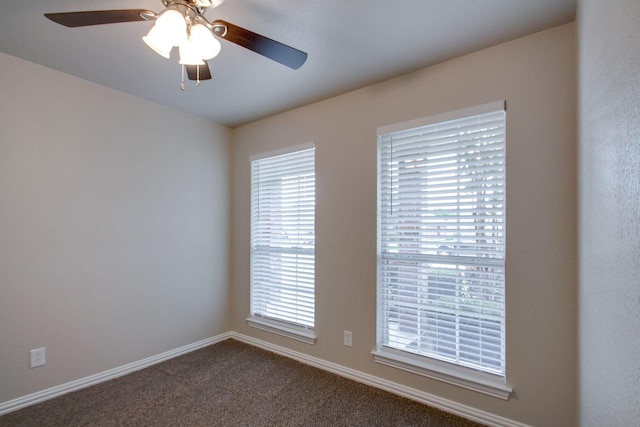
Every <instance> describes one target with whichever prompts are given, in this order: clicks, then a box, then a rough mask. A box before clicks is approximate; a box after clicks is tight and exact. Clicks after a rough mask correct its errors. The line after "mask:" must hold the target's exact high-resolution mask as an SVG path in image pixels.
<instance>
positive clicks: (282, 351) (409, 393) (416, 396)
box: [230, 332, 530, 427]
mask: <svg viewBox="0 0 640 427" xmlns="http://www.w3.org/2000/svg"><path fill="white" fill-rule="evenodd" d="M230 338H233V339H236V340H238V341H241V342H244V343H246V344H249V345H253V346H255V347H259V348H262V349H264V350H267V351H270V352H272V353H276V354H279V355H281V356H284V357H288V358H290V359H294V360H297V361H298V362H301V363H304V364H306V365H309V366H313V367H315V368H318V369H322V370H324V371H327V372H331V373H334V374H336V375H339V376H341V377H344V378H347V379H350V380H353V381H357V382H360V383H362V384H365V385H368V386H371V387H375V388H379V389H381V390H385V391H388V392H390V393H393V394H396V395H398V396H402V397H406V398H408V399H411V400H414V401H417V402H420V403H423V404H425V405H428V406H432V407H434V408H437V409H440V410H442V411H445V412H448V413H450V414H454V415H458V416H460V417H463V418H466V419H469V420H472V421H476V422H479V423H482V424H486V425H489V426H495V427H530V426H529V425H528V424H523V423H520V422H518V421H514V420H510V419H508V418H504V417H501V416H499V415H495V414H492V413H490V412H486V411H481V410H479V409H476V408H473V407H471V406H468V405H463V404H461V403H458V402H455V401H453V400H448V399H444V398H441V397H439V396H436V395H433V394H430V393H427V392H424V391H421V390H417V389H414V388H411V387H407V386H404V385H402V384H399V383H395V382H393V381H389V380H385V379H384V378H380V377H376V376H374V375H370V374H367V373H365V372H362V371H358V370H355V369H351V368H348V367H346V366H342V365H339V364H337V363H333V362H328V361H326V360H324V359H320V358H317V357H313V356H309V355H307V354H304V353H300V352H297V351H294V350H291V349H288V348H286V347H281V346H279V345H275V344H272V343H270V342H267V341H262V340H259V339H257V338H253V337H250V336H247V335H243V334H240V333H237V332H231V336H230Z"/></svg>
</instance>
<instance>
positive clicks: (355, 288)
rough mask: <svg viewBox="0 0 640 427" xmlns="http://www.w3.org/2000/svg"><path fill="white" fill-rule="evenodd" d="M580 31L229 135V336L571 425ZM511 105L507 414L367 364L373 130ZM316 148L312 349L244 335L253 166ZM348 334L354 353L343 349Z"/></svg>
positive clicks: (553, 34)
mask: <svg viewBox="0 0 640 427" xmlns="http://www.w3.org/2000/svg"><path fill="white" fill-rule="evenodd" d="M575 75H576V64H575V26H574V25H573V24H569V25H565V26H562V27H558V28H555V29H552V30H548V31H545V32H542V33H539V34H535V35H532V36H529V37H526V38H523V39H519V40H516V41H513V42H509V43H506V44H503V45H499V46H496V47H493V48H490V49H487V50H484V51H480V52H477V53H474V54H471V55H468V56H465V57H461V58H458V59H455V60H452V61H448V62H446V63H443V64H440V65H438V66H434V67H431V68H427V69H424V70H421V71H418V72H415V73H412V74H408V75H405V76H402V77H398V78H395V79H393V80H389V81H387V82H384V83H381V84H378V85H374V86H371V87H367V88H363V89H361V90H357V91H354V92H351V93H348V94H346V95H343V96H338V97H335V98H331V99H328V100H325V101H322V102H319V103H316V104H312V105H309V106H306V107H302V108H299V109H296V110H292V111H289V112H286V113H283V114H280V115H277V116H274V117H271V118H268V119H265V120H262V121H258V122H255V123H252V124H249V125H246V126H243V127H240V128H237V129H235V130H234V132H233V144H232V207H231V209H232V255H231V259H232V269H231V275H232V284H233V288H232V298H233V299H232V302H233V311H232V322H231V327H232V329H233V330H235V331H238V332H240V333H243V334H246V335H249V336H252V337H256V338H259V339H262V340H265V341H268V342H271V343H274V344H277V345H281V346H285V347H288V348H290V349H293V350H296V351H299V352H303V353H306V354H308V355H311V356H315V357H319V358H322V359H325V360H328V361H331V362H334V363H337V364H340V365H344V366H347V367H350V368H354V369H357V370H360V371H363V372H366V373H369V374H372V375H376V376H378V377H381V378H385V379H388V380H391V381H395V382H398V383H401V384H404V385H406V386H409V387H413V388H416V389H420V390H423V391H425V392H428V393H431V394H435V395H437V396H441V397H443V398H446V399H451V400H455V401H458V402H460V403H462V404H464V405H470V406H472V407H475V408H478V409H480V410H484V411H487V412H491V413H494V414H498V415H501V416H503V417H506V418H509V419H512V420H515V421H520V422H523V423H528V424H532V425H537V426H572V425H575V424H576V406H577V402H576V397H575V396H576V366H575V362H576V358H577V353H576V346H577V342H576V331H577V325H576V280H577V279H576V261H577V258H576V239H577V236H576V224H575V218H576V190H575V188H576V166H575V164H576V134H575V129H576V119H575V114H576V112H575V107H576V106H575V99H576V91H575V89H576V88H575ZM502 99H506V100H507V200H508V201H507V276H506V277H507V372H508V382H509V383H510V384H511V385H512V386H513V388H514V390H515V393H514V395H513V396H512V398H511V399H510V400H509V401H506V402H505V401H502V400H499V399H496V398H491V397H488V396H485V395H482V394H478V393H475V392H472V391H468V390H464V389H460V388H457V387H455V386H451V385H447V384H444V383H441V382H438V381H434V380H430V379H427V378H424V377H420V376H416V375H413V374H410V373H407V372H403V371H399V370H395V369H393V368H389V367H385V366H382V365H379V364H376V363H374V362H373V359H372V356H371V354H370V351H371V350H372V349H373V348H374V347H375V289H376V277H375V275H376V128H377V127H378V126H382V125H387V124H391V123H396V122H401V121H405V120H409V119H414V118H418V117H423V116H427V115H430V114H437V113H442V112H447V111H451V110H456V109H460V108H464V107H469V106H474V105H477V104H482V103H486V102H490V101H496V100H502ZM307 141H314V142H315V143H316V171H317V175H316V180H317V211H316V275H317V276H316V288H317V290H316V296H317V299H316V306H317V317H316V325H317V333H318V340H317V343H316V344H315V345H308V344H304V343H300V342H297V341H293V340H290V339H287V338H284V337H281V336H277V335H273V334H269V333H268V332H264V331H260V330H257V329H254V328H251V327H248V326H247V325H246V322H245V320H244V319H245V318H246V317H247V315H248V314H249V207H250V199H249V196H250V181H249V178H250V170H249V157H250V156H251V155H254V154H258V153H263V152H268V151H270V150H274V149H277V148H280V147H286V146H292V145H297V144H300V143H304V142H307ZM345 329H346V330H350V331H352V332H353V348H347V347H344V346H343V345H342V338H343V330H345Z"/></svg>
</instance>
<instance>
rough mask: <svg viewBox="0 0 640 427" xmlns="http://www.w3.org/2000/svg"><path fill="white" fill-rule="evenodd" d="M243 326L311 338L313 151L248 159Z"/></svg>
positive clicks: (305, 338) (313, 319)
mask: <svg viewBox="0 0 640 427" xmlns="http://www.w3.org/2000/svg"><path fill="white" fill-rule="evenodd" d="M247 320H248V321H249V324H250V325H252V326H255V327H258V328H262V329H266V330H269V331H272V332H275V333H279V334H283V335H286V336H289V337H292V338H296V339H300V340H302V341H305V342H313V341H314V339H315V334H314V332H313V329H314V321H315V149H314V148H313V146H311V147H305V148H303V149H297V150H296V151H293V152H288V153H284V154H278V155H271V156H269V157H263V158H255V159H252V161H251V316H250V317H249V319H247Z"/></svg>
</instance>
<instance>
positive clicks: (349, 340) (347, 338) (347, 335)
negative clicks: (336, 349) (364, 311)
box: [344, 331, 353, 347]
mask: <svg viewBox="0 0 640 427" xmlns="http://www.w3.org/2000/svg"><path fill="white" fill-rule="evenodd" d="M344 345H346V346H347V347H352V346H353V335H352V334H351V331H344Z"/></svg>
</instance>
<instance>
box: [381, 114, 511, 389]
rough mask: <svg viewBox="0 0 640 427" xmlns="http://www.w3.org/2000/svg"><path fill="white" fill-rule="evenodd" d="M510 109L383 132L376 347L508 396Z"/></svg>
mask: <svg viewBox="0 0 640 427" xmlns="http://www.w3.org/2000/svg"><path fill="white" fill-rule="evenodd" d="M505 117H506V114H505V109H504V102H500V103H493V104H488V105H483V106H479V107H475V108H471V109H467V110H464V111H458V112H454V113H450V114H447V115H443V116H439V117H431V118H427V119H424V120H419V121H413V122H409V123H404V124H400V125H395V126H389V127H385V128H381V129H379V130H378V211H379V212H378V347H377V350H376V351H375V352H374V354H375V356H376V360H377V361H379V362H381V363H386V364H390V365H393V366H398V367H401V368H403V369H408V370H411V371H414V372H417V373H420V374H424V375H427V376H431V377H435V378H438V379H442V380H445V381H447V382H452V383H456V384H460V385H463V386H465V387H468V388H472V389H480V390H479V391H484V392H488V393H489V394H493V395H497V396H499V397H502V398H507V397H508V393H509V391H510V389H509V388H508V387H506V385H504V383H505V278H504V272H505V120H506V118H505ZM460 378H465V380H464V381H462V380H460ZM478 382H479V383H481V384H483V385H481V386H478V385H477V384H476V383H478ZM484 384H489V387H485V386H484ZM492 384H496V387H493V386H492Z"/></svg>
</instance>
